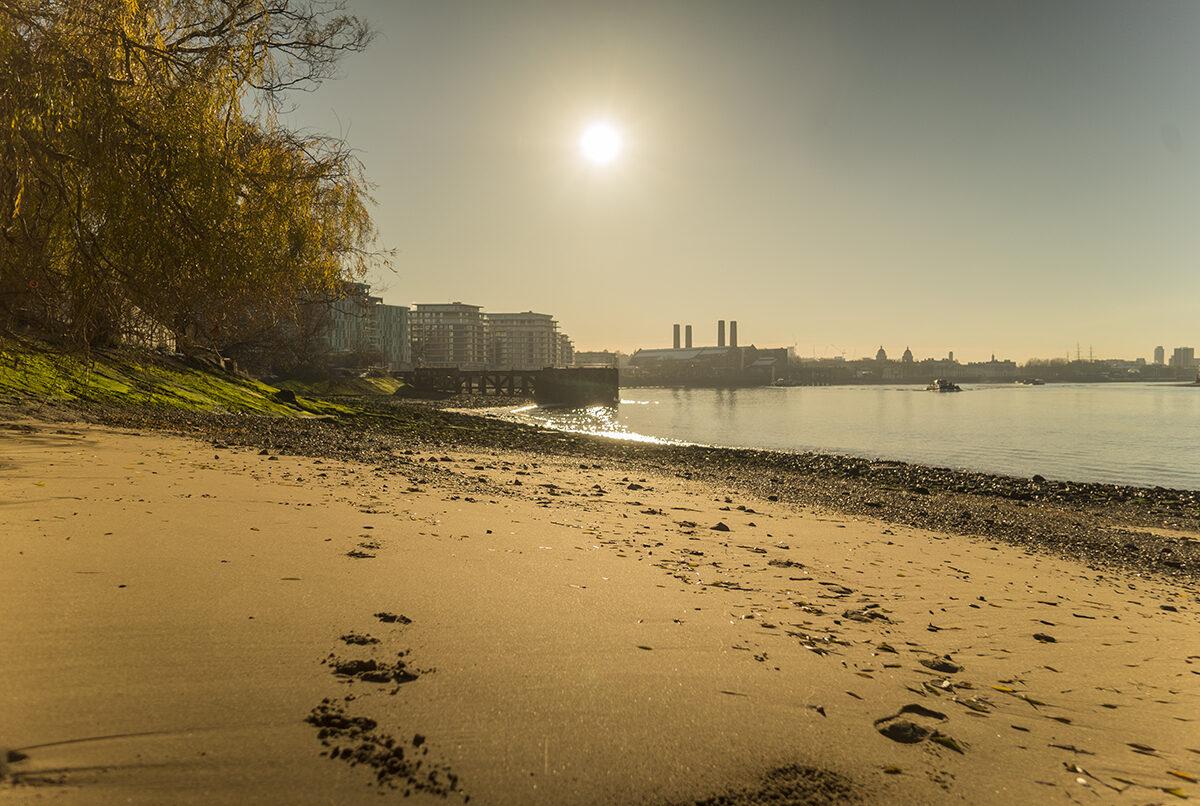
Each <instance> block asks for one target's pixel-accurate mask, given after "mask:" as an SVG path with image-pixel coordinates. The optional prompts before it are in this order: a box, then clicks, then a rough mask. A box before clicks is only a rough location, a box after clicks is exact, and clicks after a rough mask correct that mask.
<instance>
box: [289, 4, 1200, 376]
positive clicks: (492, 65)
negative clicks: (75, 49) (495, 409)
mask: <svg viewBox="0 0 1200 806" xmlns="http://www.w3.org/2000/svg"><path fill="white" fill-rule="evenodd" d="M351 8H352V10H353V11H354V12H355V13H357V14H360V15H362V16H364V17H366V18H368V19H369V20H370V21H371V22H372V23H373V24H374V25H375V27H376V28H377V29H378V30H379V33H380V36H379V38H378V39H377V40H376V42H375V43H374V45H373V46H372V48H371V49H370V50H369V51H368V52H367V53H365V54H362V55H359V56H355V57H352V58H350V59H349V60H347V61H346V62H345V64H344V66H343V70H342V77H341V78H340V79H339V80H337V81H335V82H332V83H330V84H328V85H326V86H325V87H324V88H322V89H321V90H320V91H318V92H316V93H314V94H311V95H300V96H297V97H296V98H295V101H296V103H297V104H299V109H298V111H297V112H296V113H294V115H293V119H294V121H296V122H297V123H300V124H302V125H306V126H311V127H314V128H319V129H323V130H328V131H333V132H335V133H339V132H340V133H342V134H343V135H345V136H346V137H347V138H348V139H349V140H350V142H351V143H352V144H353V145H354V146H356V147H357V148H358V149H359V150H360V153H361V157H362V159H363V161H364V163H365V165H366V168H367V172H368V175H369V176H370V178H371V179H372V180H373V181H374V182H375V183H376V185H377V188H376V196H377V199H378V202H379V204H378V207H377V209H376V211H375V217H376V220H377V223H378V225H379V228H380V230H381V232H382V235H383V242H384V244H385V245H387V246H390V247H394V248H395V249H397V250H398V254H397V257H396V261H395V268H396V274H394V275H390V276H388V277H386V278H377V280H378V281H379V282H381V283H383V284H385V285H386V290H385V292H384V296H385V298H386V299H387V300H388V301H389V302H396V303H402V304H408V303H411V302H440V301H447V300H462V301H464V302H472V303H475V304H479V305H483V306H485V308H487V309H491V310H526V309H530V308H532V309H534V310H538V311H544V312H547V313H553V314H555V315H556V316H557V317H558V318H559V321H560V322H561V324H562V326H563V328H564V330H565V331H566V332H568V333H569V334H570V335H571V336H572V337H574V339H575V341H576V345H577V347H579V348H583V349H599V348H605V347H611V348H621V349H633V348H636V347H640V346H664V345H666V344H669V340H670V329H671V324H672V323H674V322H684V323H686V322H690V323H692V324H693V325H694V327H695V329H696V335H697V341H698V342H701V343H710V342H712V341H713V340H714V338H715V320H716V319H718V318H726V319H737V320H739V322H740V325H739V327H740V330H741V337H742V341H743V343H750V342H753V343H756V344H759V345H765V346H779V345H790V344H796V345H797V349H798V351H799V352H801V353H804V354H810V353H812V352H813V350H814V348H815V349H816V351H817V353H818V354H824V355H833V354H836V353H838V352H840V351H842V350H845V351H846V352H847V354H848V355H849V356H851V357H857V356H862V355H867V354H873V353H874V351H875V349H876V348H877V347H878V345H879V344H880V343H882V344H884V345H885V346H886V347H887V348H888V350H889V352H894V353H895V354H896V355H899V353H900V352H901V351H902V350H903V349H904V347H905V346H906V345H909V346H911V347H912V349H913V351H914V352H915V353H916V354H917V356H918V357H922V356H925V355H944V354H945V352H946V351H947V350H954V351H955V354H956V355H957V356H958V357H960V358H965V359H975V358H986V357H987V356H988V355H989V354H990V353H992V352H995V353H997V354H998V355H1002V356H1008V357H1012V358H1015V359H1018V360H1024V359H1026V358H1028V357H1029V356H1032V355H1038V356H1050V355H1064V354H1065V353H1066V351H1067V349H1068V348H1069V347H1070V348H1072V349H1073V347H1074V345H1075V343H1076V342H1077V341H1078V342H1081V343H1082V346H1083V350H1084V351H1085V353H1086V351H1087V350H1088V347H1089V345H1091V346H1094V349H1095V351H1096V354H1097V355H1121V356H1129V357H1134V356H1146V357H1147V358H1148V357H1149V356H1150V352H1151V350H1152V349H1153V347H1154V345H1156V344H1164V345H1166V347H1167V351H1168V353H1169V352H1170V349H1171V348H1172V347H1173V346H1175V345H1177V344H1194V345H1197V346H1200V316H1197V314H1198V312H1200V2H1192V1H1191V0H1189V1H1188V2H1180V3H1163V2H1136V3H1135V2H1122V3H1112V2H1101V1H1099V0H1084V1H1081V2H1061V1H1056V0H1039V2H1014V1H1012V0H1009V1H1008V2H994V3H991V2H971V3H964V2H922V3H914V2H873V3H855V2H847V1H846V0H834V1H833V2H822V3H806V2H799V1H798V0H797V2H780V3H768V2H738V3H735V2H726V3H706V2H695V1H693V2H683V3H620V2H603V3H600V2H597V3H570V2H561V1H560V2H546V3H523V2H507V1H506V2H452V1H449V0H438V1H437V2H432V1H431V2H420V3H417V2H392V0H352V5H351ZM596 117H607V118H609V119H611V120H613V121H614V122H615V123H617V124H618V125H619V126H620V128H621V129H622V131H623V133H624V136H625V138H626V149H625V151H624V153H623V154H622V155H621V158H620V159H619V160H618V162H617V163H616V164H614V165H613V166H611V167H609V168H607V169H603V170H601V169H597V168H596V167H595V166H588V165H587V164H585V163H584V161H583V160H581V159H580V157H579V153H578V150H577V147H576V141H577V138H578V136H579V133H580V131H581V130H582V128H583V126H584V125H585V124H586V122H588V121H589V120H591V119H593V118H596Z"/></svg>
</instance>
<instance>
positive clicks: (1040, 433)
mask: <svg viewBox="0 0 1200 806" xmlns="http://www.w3.org/2000/svg"><path fill="white" fill-rule="evenodd" d="M621 398H622V399H621V405H620V406H619V407H617V408H616V409H611V408H600V407H594V408H589V409H540V408H533V407H528V408H522V409H518V410H516V411H515V412H512V413H511V416H513V417H516V418H517V419H520V420H524V421H527V422H534V423H538V424H541V425H545V426H549V427H551V428H559V429H564V430H570V431H579V432H585V433H594V434H602V435H606V436H612V437H618V438H624V439H639V440H647V441H664V442H671V441H675V442H689V443H698V444H703V445H716V446H724V447H745V448H768V449H773V450H785V451H820V452H824V453H843V454H850V455H856V456H864V457H869V458H883V459H900V460H904V461H909V462H917V463H921V464H927V465H936V466H942V467H954V468H963V469H968V470H979V471H984V472H989V473H1001V474H1007V475H1015V476H1031V475H1033V474H1035V473H1040V474H1041V475H1043V476H1046V477H1047V478H1054V479H1061V480H1069V481H1098V482H1111V483H1116V484H1136V485H1143V486H1155V485H1161V486H1163V487H1177V488H1184V489H1200V388H1197V387H1185V386H1179V385H1172V384H1148V383H1111V384H1047V385H1045V386H1018V385H1015V384H1014V385H978V386H964V387H963V391H962V392H959V393H952V394H937V393H934V392H926V391H924V390H923V389H922V388H920V387H913V386H824V387H793V388H773V387H768V388H757V389H640V388H639V389H623V390H622V391H621Z"/></svg>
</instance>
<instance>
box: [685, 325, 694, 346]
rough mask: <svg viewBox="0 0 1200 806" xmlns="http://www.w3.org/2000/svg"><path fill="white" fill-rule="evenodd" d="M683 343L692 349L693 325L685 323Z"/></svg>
mask: <svg viewBox="0 0 1200 806" xmlns="http://www.w3.org/2000/svg"><path fill="white" fill-rule="evenodd" d="M683 343H684V344H685V345H687V349H689V350H690V349H692V326H691V325H685V326H684V328H683Z"/></svg>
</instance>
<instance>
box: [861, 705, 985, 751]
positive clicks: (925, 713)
mask: <svg viewBox="0 0 1200 806" xmlns="http://www.w3.org/2000/svg"><path fill="white" fill-rule="evenodd" d="M949 720H950V717H948V716H946V715H945V714H943V713H942V712H941V711H935V710H933V709H932V708H926V707H925V706H923V705H919V704H917V703H909V704H908V705H905V706H903V707H902V708H901V709H900V710H899V711H897V712H896V713H894V714H891V715H889V716H884V717H880V718H879V719H876V720H875V729H876V730H878V731H879V732H880V733H882V734H883V735H884V736H886V737H887V738H889V739H891V740H892V741H893V742H899V743H900V744H919V743H921V742H924V741H931V742H935V743H937V744H940V745H941V746H942V747H946V748H948V749H950V750H953V751H954V752H956V753H965V752H966V746H965V745H964V744H963V743H962V742H959V741H958V740H957V739H954V738H953V737H951V736H948V735H946V734H945V733H942V732H941V731H940V730H938V728H937V727H936V725H939V724H941V723H943V722H948V721H949Z"/></svg>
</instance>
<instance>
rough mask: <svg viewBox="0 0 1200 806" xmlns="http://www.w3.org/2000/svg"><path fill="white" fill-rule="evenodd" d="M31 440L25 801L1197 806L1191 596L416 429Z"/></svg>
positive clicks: (667, 466)
mask: <svg viewBox="0 0 1200 806" xmlns="http://www.w3.org/2000/svg"><path fill="white" fill-rule="evenodd" d="M127 414H128V413H127ZM401 415H404V416H401ZM405 417H411V418H412V419H410V420H407V422H408V423H409V425H410V426H411V428H410V429H409V430H408V431H407V432H403V431H400V430H398V429H399V427H400V426H401V425H403V424H404V422H406V420H405ZM110 418H111V419H116V418H115V417H111V415H110ZM151 421H153V422H155V423H156V425H157V427H156V428H150V427H149V423H150V422H151ZM138 423H140V425H139V424H138ZM6 425H7V427H6V428H5V429H3V430H0V444H2V445H3V446H4V453H3V455H4V457H5V462H4V463H3V467H0V501H3V502H5V503H6V506H5V507H4V508H3V509H0V515H2V516H3V517H4V518H5V519H6V522H7V523H9V524H10V525H12V526H13V527H14V528H12V529H7V530H4V531H5V536H4V537H3V538H2V539H0V551H2V552H3V559H4V562H3V563H0V607H3V608H4V609H5V611H6V612H10V613H22V614H26V617H24V618H20V619H14V620H13V621H12V622H11V623H10V624H9V626H8V634H7V640H8V644H9V647H10V649H11V650H12V651H10V652H8V653H5V654H4V655H3V656H0V675H3V676H4V677H5V679H6V680H8V681H9V685H10V692H11V696H9V697H7V698H0V730H2V731H3V735H0V745H4V746H6V747H8V748H12V749H16V750H18V751H21V752H22V753H23V754H24V755H25V756H26V758H24V759H21V760H18V761H16V762H14V763H11V764H10V779H9V780H8V781H3V780H0V802H7V801H8V800H9V799H11V801H12V802H22V801H23V799H24V798H26V797H35V796H38V795H44V796H46V797H47V798H59V799H60V800H61V801H62V802H66V803H73V802H86V803H118V802H120V803H127V802H135V803H160V802H197V803H199V802H204V803H269V802H277V801H278V798H279V797H280V793H281V792H287V793H289V795H288V800H289V801H291V802H298V803H319V802H330V801H331V800H335V801H337V802H347V803H357V802H362V803H379V802H381V801H380V798H381V796H382V797H395V798H397V799H399V798H400V797H401V796H402V795H404V794H405V793H406V792H407V793H409V794H411V800H410V802H414V803H418V804H420V803H443V804H444V803H463V802H466V796H467V795H469V796H470V801H471V802H472V803H484V804H486V803H529V804H580V805H581V806H582V805H583V804H591V803H597V802H622V803H640V804H668V803H669V804H683V803H695V804H717V803H720V804H726V805H727V806H749V805H750V804H760V803H770V802H795V803H811V804H819V803H831V802H839V803H843V802H845V803H854V802H922V803H947V804H949V803H959V802H963V801H964V800H965V801H967V802H979V803H1011V802H1033V801H1038V802H1050V801H1053V802H1064V803H1066V802H1072V801H1073V799H1074V798H1076V797H1078V795H1079V794H1080V793H1083V794H1085V795H1091V796H1094V795H1096V794H1102V795H1104V796H1105V797H1107V798H1111V799H1113V800H1118V799H1119V800H1121V801H1122V802H1130V803H1136V802H1144V801H1145V800H1146V799H1147V798H1150V799H1153V798H1156V797H1157V798H1162V797H1166V796H1168V795H1167V793H1168V792H1172V794H1174V793H1176V792H1177V793H1180V794H1179V795H1177V796H1185V795H1190V794H1195V786H1193V785H1192V782H1191V781H1190V779H1188V778H1183V779H1181V778H1180V777H1179V776H1178V775H1177V774H1176V773H1175V772H1171V771H1172V770H1174V771H1177V772H1182V773H1183V774H1184V775H1185V776H1192V775H1193V774H1194V773H1195V772H1196V770H1195V762H1194V761H1193V758H1194V757H1195V756H1194V753H1195V752H1196V751H1195V750H1192V751H1191V753H1189V748H1190V747H1191V744H1194V742H1192V743H1191V744H1189V742H1191V736H1192V732H1191V727H1192V724H1191V723H1190V719H1191V715H1192V714H1194V713H1195V708H1196V707H1197V705H1200V702H1198V701H1197V699H1196V697H1197V692H1196V691H1195V687H1189V686H1186V685H1184V686H1181V684H1180V681H1181V680H1185V681H1190V680H1191V679H1192V678H1191V677H1189V675H1190V674H1194V673H1195V672H1194V669H1193V668H1191V667H1192V665H1193V664H1194V662H1195V661H1194V659H1184V658H1182V657H1180V653H1179V652H1178V648H1179V647H1180V646H1182V645H1184V644H1185V643H1186V641H1187V639H1188V637H1189V636H1191V635H1193V634H1194V631H1195V628H1196V619H1197V614H1198V613H1200V610H1198V607H1197V601H1198V600H1197V598H1196V595H1195V590H1194V589H1193V588H1190V587H1188V586H1186V585H1185V584H1181V583H1182V582H1183V580H1181V579H1176V580H1174V581H1171V580H1169V579H1167V578H1165V577H1163V576H1161V575H1158V574H1154V575H1151V576H1149V577H1148V578H1138V577H1136V576H1131V575H1129V574H1127V573H1123V572H1109V571H1097V570H1096V569H1095V568H1094V567H1089V565H1088V564H1087V563H1086V562H1078V561H1073V560H1050V559H1049V558H1048V557H1047V556H1046V555H1045V554H1044V553H1030V552H1028V551H1026V550H1024V547H1022V546H1020V545H1018V546H1010V545H1005V544H1004V543H1003V542H998V541H994V540H988V539H982V538H975V537H959V536H953V535H949V534H945V533H942V532H937V531H929V530H926V529H919V528H913V527H908V526H903V525H898V524H896V523H895V522H894V521H889V520H887V519H881V518H880V517H878V516H877V515H872V514H865V515H846V514H839V512H837V511H835V510H833V509H831V508H828V507H814V506H810V505H806V504H802V503H796V502H792V501H788V500H771V499H770V498H769V497H766V496H760V495H757V494H753V493H749V492H743V491H741V489H740V488H739V486H738V485H735V484H732V483H728V482H722V481H720V480H719V479H718V480H716V481H714V480H713V479H712V478H710V475H711V474H710V473H709V472H707V471H704V472H701V471H702V470H703V468H694V469H692V470H685V469H684V467H683V466H680V465H677V464H672V463H665V462H663V460H662V459H661V457H660V458H658V459H653V458H643V459H640V460H636V461H630V460H629V459H628V457H627V456H626V455H625V452H623V451H619V450H613V449H609V450H606V451H600V450H599V449H598V448H596V447H595V446H590V447H589V450H592V451H594V453H593V454H592V455H591V456H587V457H585V456H584V455H583V454H582V453H580V452H579V451H574V452H568V451H558V452H554V451H551V450H548V449H547V450H538V449H536V448H534V449H530V448H529V447H528V446H524V447H522V446H520V445H516V446H510V447H503V446H500V445H498V444H497V443H498V442H499V441H502V440H503V439H513V438H514V434H516V435H517V436H520V437H525V438H528V437H530V436H531V435H529V434H527V433H525V432H523V431H519V430H518V431H513V430H510V429H505V430H503V432H496V433H494V434H490V435H489V434H488V432H487V429H484V436H482V437H481V436H479V429H480V428H481V427H480V426H478V425H476V424H473V423H470V422H464V421H463V419H462V418H460V417H446V418H444V419H443V418H442V417H441V416H433V417H431V416H430V415H429V414H428V412H417V411H413V410H411V409H410V408H408V407H403V408H402V410H401V411H400V412H399V413H397V420H396V421H395V422H391V423H390V424H389V427H388V428H383V429H377V430H371V429H368V428H367V427H366V426H365V424H364V423H359V425H360V426H361V427H360V428H359V429H358V430H353V431H352V430H350V429H349V428H347V427H346V425H347V424H345V423H343V424H337V423H329V422H322V421H315V420H308V421H297V422H290V423H287V424H285V423H281V422H278V421H271V420H269V419H267V418H260V417H217V418H213V419H209V418H200V419H199V420H197V419H196V418H194V417H189V418H183V419H176V420H172V421H171V422H169V423H168V422H166V421H164V420H163V419H162V417H161V413H159V414H156V415H155V416H153V417H151V416H149V415H148V414H147V413H146V412H144V411H143V412H140V413H138V415H137V416H136V417H127V418H126V420H125V422H123V423H122V424H107V425H104V424H82V425H80V424H77V423H71V422H68V421H67V420H66V419H60V420H58V421H56V422H47V421H45V420H43V421H31V420H30V419H28V418H22V419H20V420H13V421H9V422H7V423H6ZM168 425H169V426H170V427H171V429H172V430H174V431H176V433H177V434H180V435H183V436H182V437H181V436H177V435H173V434H167V433H164V432H163V431H162V430H161V428H162V427H163V426H168ZM458 429H467V431H465V432H464V431H459V430H458ZM401 433H407V434H408V438H407V439H406V442H405V444H403V445H399V446H393V445H390V444H389V443H394V442H395V441H396V439H397V438H398V435H399V434H401ZM463 433H474V434H476V437H475V438H474V442H475V443H476V444H463V443H464V442H470V441H471V440H463V439H461V438H460V439H459V442H458V444H457V446H454V445H450V444H449V438H450V437H451V436H460V437H461V434H463ZM418 434H419V435H420V438H419V439H418V438H416V436H415V435H418ZM242 437H245V438H246V439H247V441H248V442H249V441H250V440H251V437H252V438H253V441H254V444H243V445H241V446H240V447H239V446H238V445H237V444H235V442H234V441H233V440H234V439H235V438H239V439H240V438H242ZM551 437H554V438H557V437H555V435H542V437H541V439H542V440H549V441H550V442H549V443H548V444H553V440H552V439H551ZM227 440H229V441H227ZM518 441H519V440H518ZM484 442H487V444H490V445H491V447H486V448H483V447H480V444H482V443H484ZM267 443H269V444H270V445H271V447H269V448H257V447H256V445H258V444H264V445H265V444H267ZM389 447H390V448H391V450H387V448H389ZM568 447H570V446H568ZM339 455H341V456H339ZM654 455H655V454H654V452H649V453H647V456H651V457H653V456H654ZM688 455H689V456H693V455H696V454H693V453H692V452H689V453H688ZM676 458H678V457H676ZM725 459H728V457H725ZM656 463H661V464H660V465H659V468H658V469H656V468H655V464H656ZM709 470H711V468H709ZM867 483H868V482H867V481H866V480H863V479H858V478H854V479H847V480H846V484H848V485H856V484H857V485H862V484H867ZM847 489H852V487H851V488H847ZM871 489H872V490H874V491H875V494H876V495H879V489H880V488H879V487H877V486H874V487H871ZM984 508H986V499H985V507H984ZM1038 510H1039V511H1041V506H1040V505H1039V507H1038ZM1039 636H1040V637H1039ZM67 650H69V653H67V654H69V657H70V661H69V662H65V663H64V662H62V658H63V656H64V653H65V652H67ZM64 742H66V743H64ZM396 748H400V749H401V751H402V752H400V751H397V750H396ZM1131 748H1134V749H1131ZM1136 748H1150V749H1148V750H1137V749H1136ZM1081 780H1082V783H1081ZM1085 788H1091V790H1092V791H1091V792H1090V793H1089V792H1085V791H1084V789H1085ZM787 798H791V799H790V800H788V799H787Z"/></svg>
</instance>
